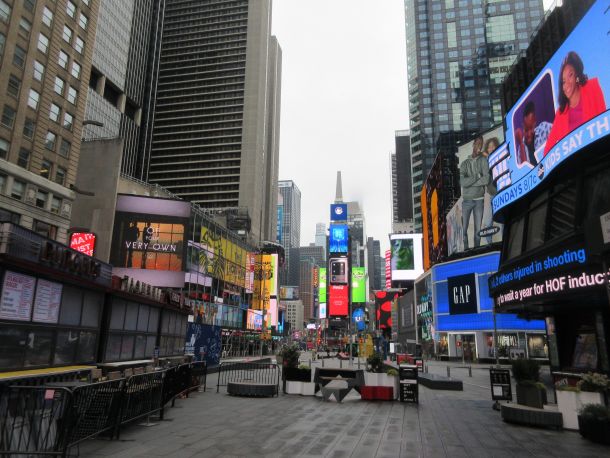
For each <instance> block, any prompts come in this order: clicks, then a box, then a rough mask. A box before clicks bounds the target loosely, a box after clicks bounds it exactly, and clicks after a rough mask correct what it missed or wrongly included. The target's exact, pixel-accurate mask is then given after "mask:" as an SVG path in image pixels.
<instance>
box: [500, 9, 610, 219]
mask: <svg viewBox="0 0 610 458" xmlns="http://www.w3.org/2000/svg"><path fill="white" fill-rule="evenodd" d="M609 21H610V12H609V10H608V2H607V1H597V2H595V3H594V4H593V5H592V6H591V7H590V9H589V11H588V12H587V13H586V14H585V15H584V17H583V18H582V19H581V21H580V22H579V23H578V25H577V26H576V27H575V28H574V30H573V31H572V32H571V33H570V35H569V36H568V37H567V38H566V40H565V41H564V43H563V44H562V45H561V46H560V47H559V49H558V50H557V51H556V52H555V54H553V57H551V59H550V60H549V61H548V63H547V65H546V66H545V67H544V68H543V69H542V71H541V72H540V73H539V74H538V77H537V78H536V79H535V80H534V81H533V82H532V84H530V86H529V87H528V89H527V90H526V91H525V93H524V94H523V95H522V96H521V98H520V99H519V100H518V101H517V103H516V104H515V105H514V106H513V107H512V108H511V110H510V111H509V112H508V114H507V115H506V135H505V138H506V144H504V145H502V146H501V147H500V148H499V149H498V150H497V151H496V152H494V153H493V154H491V155H490V156H489V167H490V170H491V173H492V177H493V179H494V181H495V182H496V184H497V188H498V194H497V195H496V196H495V197H494V199H493V201H492V205H493V211H494V213H495V212H497V211H498V210H500V209H502V208H503V207H505V206H506V205H509V204H510V203H512V202H514V201H515V200H517V199H519V198H521V197H523V196H524V195H526V194H527V193H528V192H529V191H531V190H532V189H534V188H535V187H536V186H538V185H539V184H540V183H541V182H542V181H543V180H544V179H545V178H546V177H548V176H549V174H551V173H552V172H553V170H554V169H555V168H556V167H557V166H558V165H559V164H560V163H561V162H563V161H564V160H566V159H567V158H569V157H571V156H573V155H574V154H576V153H577V152H578V151H580V150H581V149H582V148H583V147H585V146H587V145H589V144H591V143H593V142H595V141H596V140H598V139H600V138H601V137H604V136H607V135H608V134H610V112H609V111H608V106H607V101H608V97H610V67H609V66H608V60H609V56H610V35H608V33H607V32H608V22H609Z"/></svg>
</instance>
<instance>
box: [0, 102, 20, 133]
mask: <svg viewBox="0 0 610 458" xmlns="http://www.w3.org/2000/svg"><path fill="white" fill-rule="evenodd" d="M16 113H17V112H16V111H15V109H14V108H13V107H11V106H8V105H4V110H2V125H3V126H5V127H8V128H9V129H12V128H13V124H14V123H15V115H16Z"/></svg>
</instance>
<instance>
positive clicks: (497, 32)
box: [485, 14, 527, 43]
mask: <svg viewBox="0 0 610 458" xmlns="http://www.w3.org/2000/svg"><path fill="white" fill-rule="evenodd" d="M485 29H486V32H487V41H488V42H489V43H502V42H506V41H514V40H515V20H514V18H513V15H512V14H505V15H502V16H492V17H490V18H488V19H487V23H486V24H485ZM525 36H526V37H527V33H526V34H525Z"/></svg>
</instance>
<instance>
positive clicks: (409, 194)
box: [390, 130, 413, 232]
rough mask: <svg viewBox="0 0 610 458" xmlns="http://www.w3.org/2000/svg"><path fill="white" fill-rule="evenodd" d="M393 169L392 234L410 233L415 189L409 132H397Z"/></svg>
mask: <svg viewBox="0 0 610 458" xmlns="http://www.w3.org/2000/svg"><path fill="white" fill-rule="evenodd" d="M394 138H395V145H396V146H395V148H396V149H395V153H394V154H392V155H391V158H390V159H391V167H392V232H408V227H409V226H410V227H412V224H413V187H412V186H411V141H410V139H411V137H410V136H409V131H408V130H397V131H396V132H395V137H394Z"/></svg>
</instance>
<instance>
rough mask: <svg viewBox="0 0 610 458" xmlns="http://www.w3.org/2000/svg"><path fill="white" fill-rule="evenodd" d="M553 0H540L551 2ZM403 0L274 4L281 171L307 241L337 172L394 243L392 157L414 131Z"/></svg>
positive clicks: (277, 0) (370, 231) (372, 224)
mask: <svg viewBox="0 0 610 458" xmlns="http://www.w3.org/2000/svg"><path fill="white" fill-rule="evenodd" d="M551 3H552V0H544V6H545V8H548V7H549V5H550V4H551ZM403 5H404V3H403V0H274V1H273V26H272V31H273V34H275V35H276V36H277V38H278V40H279V42H280V46H281V47H282V51H283V64H282V113H281V134H280V173H279V177H280V179H282V180H294V182H295V183H296V184H297V186H298V187H299V189H300V190H301V196H302V197H301V245H307V244H309V243H310V242H313V241H314V234H315V226H316V223H318V222H325V223H327V224H328V220H329V204H330V203H331V202H332V201H333V200H334V197H335V179H336V173H337V170H341V172H342V176H343V198H344V200H357V201H360V203H361V205H363V207H364V212H365V217H366V232H367V235H368V236H372V237H374V238H376V239H378V240H380V241H381V248H382V255H383V252H384V251H385V250H386V249H387V248H389V242H388V233H389V232H390V230H391V219H392V216H391V215H392V209H391V201H392V198H391V190H390V189H391V188H390V163H389V154H390V153H392V152H394V149H395V147H394V131H396V130H402V129H407V128H408V127H409V114H408V101H407V64H406V51H405V25H404V24H405V23H404V10H403V8H404V6H403Z"/></svg>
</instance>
